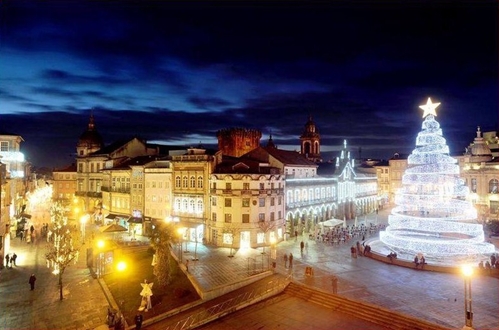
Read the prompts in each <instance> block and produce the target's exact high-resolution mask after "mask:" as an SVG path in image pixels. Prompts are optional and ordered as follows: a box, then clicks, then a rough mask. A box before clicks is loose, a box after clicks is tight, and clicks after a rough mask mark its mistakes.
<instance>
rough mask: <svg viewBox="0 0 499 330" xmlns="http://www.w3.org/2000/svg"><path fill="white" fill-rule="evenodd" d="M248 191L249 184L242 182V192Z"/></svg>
mask: <svg viewBox="0 0 499 330" xmlns="http://www.w3.org/2000/svg"><path fill="white" fill-rule="evenodd" d="M249 189H250V184H249V182H243V190H249Z"/></svg>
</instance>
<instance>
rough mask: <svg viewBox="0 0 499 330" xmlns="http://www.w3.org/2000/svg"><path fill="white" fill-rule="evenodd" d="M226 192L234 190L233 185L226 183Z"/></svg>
mask: <svg viewBox="0 0 499 330" xmlns="http://www.w3.org/2000/svg"><path fill="white" fill-rule="evenodd" d="M225 190H232V183H230V182H226V183H225Z"/></svg>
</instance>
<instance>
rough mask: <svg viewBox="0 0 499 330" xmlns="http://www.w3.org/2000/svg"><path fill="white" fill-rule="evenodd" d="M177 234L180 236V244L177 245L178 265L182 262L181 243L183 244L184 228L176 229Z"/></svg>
mask: <svg viewBox="0 0 499 330" xmlns="http://www.w3.org/2000/svg"><path fill="white" fill-rule="evenodd" d="M177 233H178V235H179V236H180V244H179V257H180V263H182V262H183V259H182V258H183V256H182V243H183V242H184V228H178V229H177Z"/></svg>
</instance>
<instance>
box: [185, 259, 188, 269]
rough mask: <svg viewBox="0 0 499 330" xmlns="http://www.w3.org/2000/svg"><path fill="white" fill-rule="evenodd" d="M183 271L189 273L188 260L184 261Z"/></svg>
mask: <svg viewBox="0 0 499 330" xmlns="http://www.w3.org/2000/svg"><path fill="white" fill-rule="evenodd" d="M185 270H186V271H187V272H189V259H185Z"/></svg>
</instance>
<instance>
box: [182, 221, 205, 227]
mask: <svg viewBox="0 0 499 330" xmlns="http://www.w3.org/2000/svg"><path fill="white" fill-rule="evenodd" d="M202 225H204V223H201V222H191V221H182V220H181V221H180V222H179V223H178V226H179V227H187V228H197V227H199V226H202Z"/></svg>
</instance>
